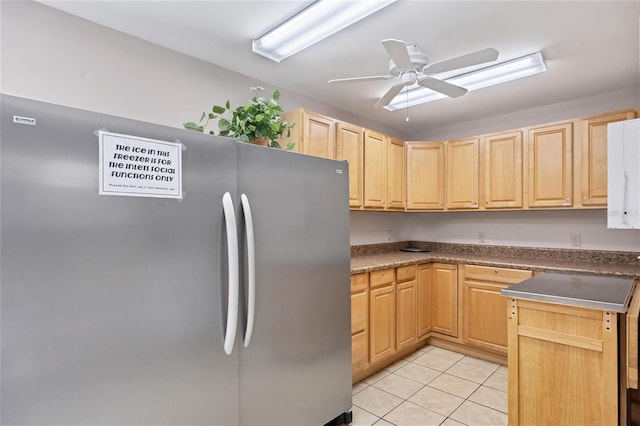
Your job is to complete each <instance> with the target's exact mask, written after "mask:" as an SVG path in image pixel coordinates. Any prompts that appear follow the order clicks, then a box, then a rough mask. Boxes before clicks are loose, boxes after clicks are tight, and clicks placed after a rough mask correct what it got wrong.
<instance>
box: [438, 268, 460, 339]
mask: <svg viewBox="0 0 640 426" xmlns="http://www.w3.org/2000/svg"><path fill="white" fill-rule="evenodd" d="M457 271H458V268H457V266H456V265H447V264H440V263H435V264H433V280H432V287H431V329H432V330H433V331H434V332H435V333H440V334H446V335H448V336H452V337H458V272H457Z"/></svg>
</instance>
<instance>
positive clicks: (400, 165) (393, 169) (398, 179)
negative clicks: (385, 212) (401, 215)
mask: <svg viewBox="0 0 640 426" xmlns="http://www.w3.org/2000/svg"><path fill="white" fill-rule="evenodd" d="M405 179H406V173H405V153H404V141H401V140H400V139H395V138H388V144H387V206H386V207H387V209H389V210H404V207H405V190H404V188H405Z"/></svg>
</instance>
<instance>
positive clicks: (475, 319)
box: [460, 265, 533, 355]
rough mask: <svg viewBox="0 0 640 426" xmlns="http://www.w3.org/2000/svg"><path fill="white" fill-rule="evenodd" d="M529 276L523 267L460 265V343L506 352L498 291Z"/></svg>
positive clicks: (504, 322) (502, 304)
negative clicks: (461, 317)
mask: <svg viewBox="0 0 640 426" xmlns="http://www.w3.org/2000/svg"><path fill="white" fill-rule="evenodd" d="M532 276H533V272H532V271H526V270H518V269H507V268H495V267H489V266H478V265H461V266H460V277H461V278H460V280H461V282H462V293H463V294H462V311H463V315H462V316H463V326H462V341H463V343H465V344H467V345H471V346H476V347H478V348H482V349H486V350H489V351H492V352H496V353H499V354H504V355H506V354H507V319H506V318H505V316H504V311H505V309H507V299H506V298H505V297H503V296H501V295H500V291H501V290H502V289H503V288H506V287H509V286H510V285H513V284H517V283H519V282H520V281H522V280H525V279H527V278H531V277H532Z"/></svg>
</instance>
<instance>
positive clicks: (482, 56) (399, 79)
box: [329, 39, 498, 107]
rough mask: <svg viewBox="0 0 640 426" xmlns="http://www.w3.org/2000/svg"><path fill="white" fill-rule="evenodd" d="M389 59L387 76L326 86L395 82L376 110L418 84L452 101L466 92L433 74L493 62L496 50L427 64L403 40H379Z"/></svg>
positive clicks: (354, 78)
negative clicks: (408, 87)
mask: <svg viewBox="0 0 640 426" xmlns="http://www.w3.org/2000/svg"><path fill="white" fill-rule="evenodd" d="M382 45H383V46H384V48H385V49H386V51H387V53H388V54H389V57H390V58H391V60H390V61H389V74H387V75H373V76H368V77H353V78H337V79H333V80H329V83H353V82H360V81H374V80H394V83H393V85H392V86H391V87H390V88H389V90H387V92H386V93H385V94H384V95H383V96H382V97H381V98H380V99H378V102H376V104H375V105H374V106H375V107H384V106H386V105H388V104H389V102H391V100H392V99H393V98H395V97H396V96H397V95H398V93H400V91H401V90H402V89H403V88H404V87H405V86H410V85H412V84H414V83H416V82H417V83H418V84H419V85H420V86H422V87H426V88H427V89H431V90H435V91H436V92H440V93H442V94H444V95H446V96H449V97H451V98H457V97H458V96H462V95H464V94H465V93H467V89H465V88H464V87H460V86H456V85H455V84H451V83H448V82H446V81H444V80H440V79H437V78H434V77H433V75H434V74H440V73H443V72H447V71H451V70H455V69H458V68H465V67H469V66H472V65H478V64H482V63H485V62H491V61H495V60H496V59H497V58H498V51H497V50H496V49H493V48H486V49H482V50H478V51H477V52H472V53H468V54H466V55H461V56H456V57H455V58H450V59H446V60H444V61H440V62H434V63H429V57H428V56H427V55H425V54H424V53H422V52H421V51H420V48H419V47H418V46H416V45H414V44H405V42H404V41H400V40H395V39H387V40H382Z"/></svg>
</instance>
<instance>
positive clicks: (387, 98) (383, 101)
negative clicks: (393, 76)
mask: <svg viewBox="0 0 640 426" xmlns="http://www.w3.org/2000/svg"><path fill="white" fill-rule="evenodd" d="M403 87H404V83H402V82H399V83H396V84H394V85H393V86H391V87H390V88H389V90H387V93H385V94H384V95H382V97H381V98H380V99H378V102H376V104H375V105H374V107H376V108H380V107H384V106H387V105H388V104H389V102H391V100H392V99H393V98H395V97H396V96H397V95H398V93H400V91H401V90H402V88H403Z"/></svg>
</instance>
